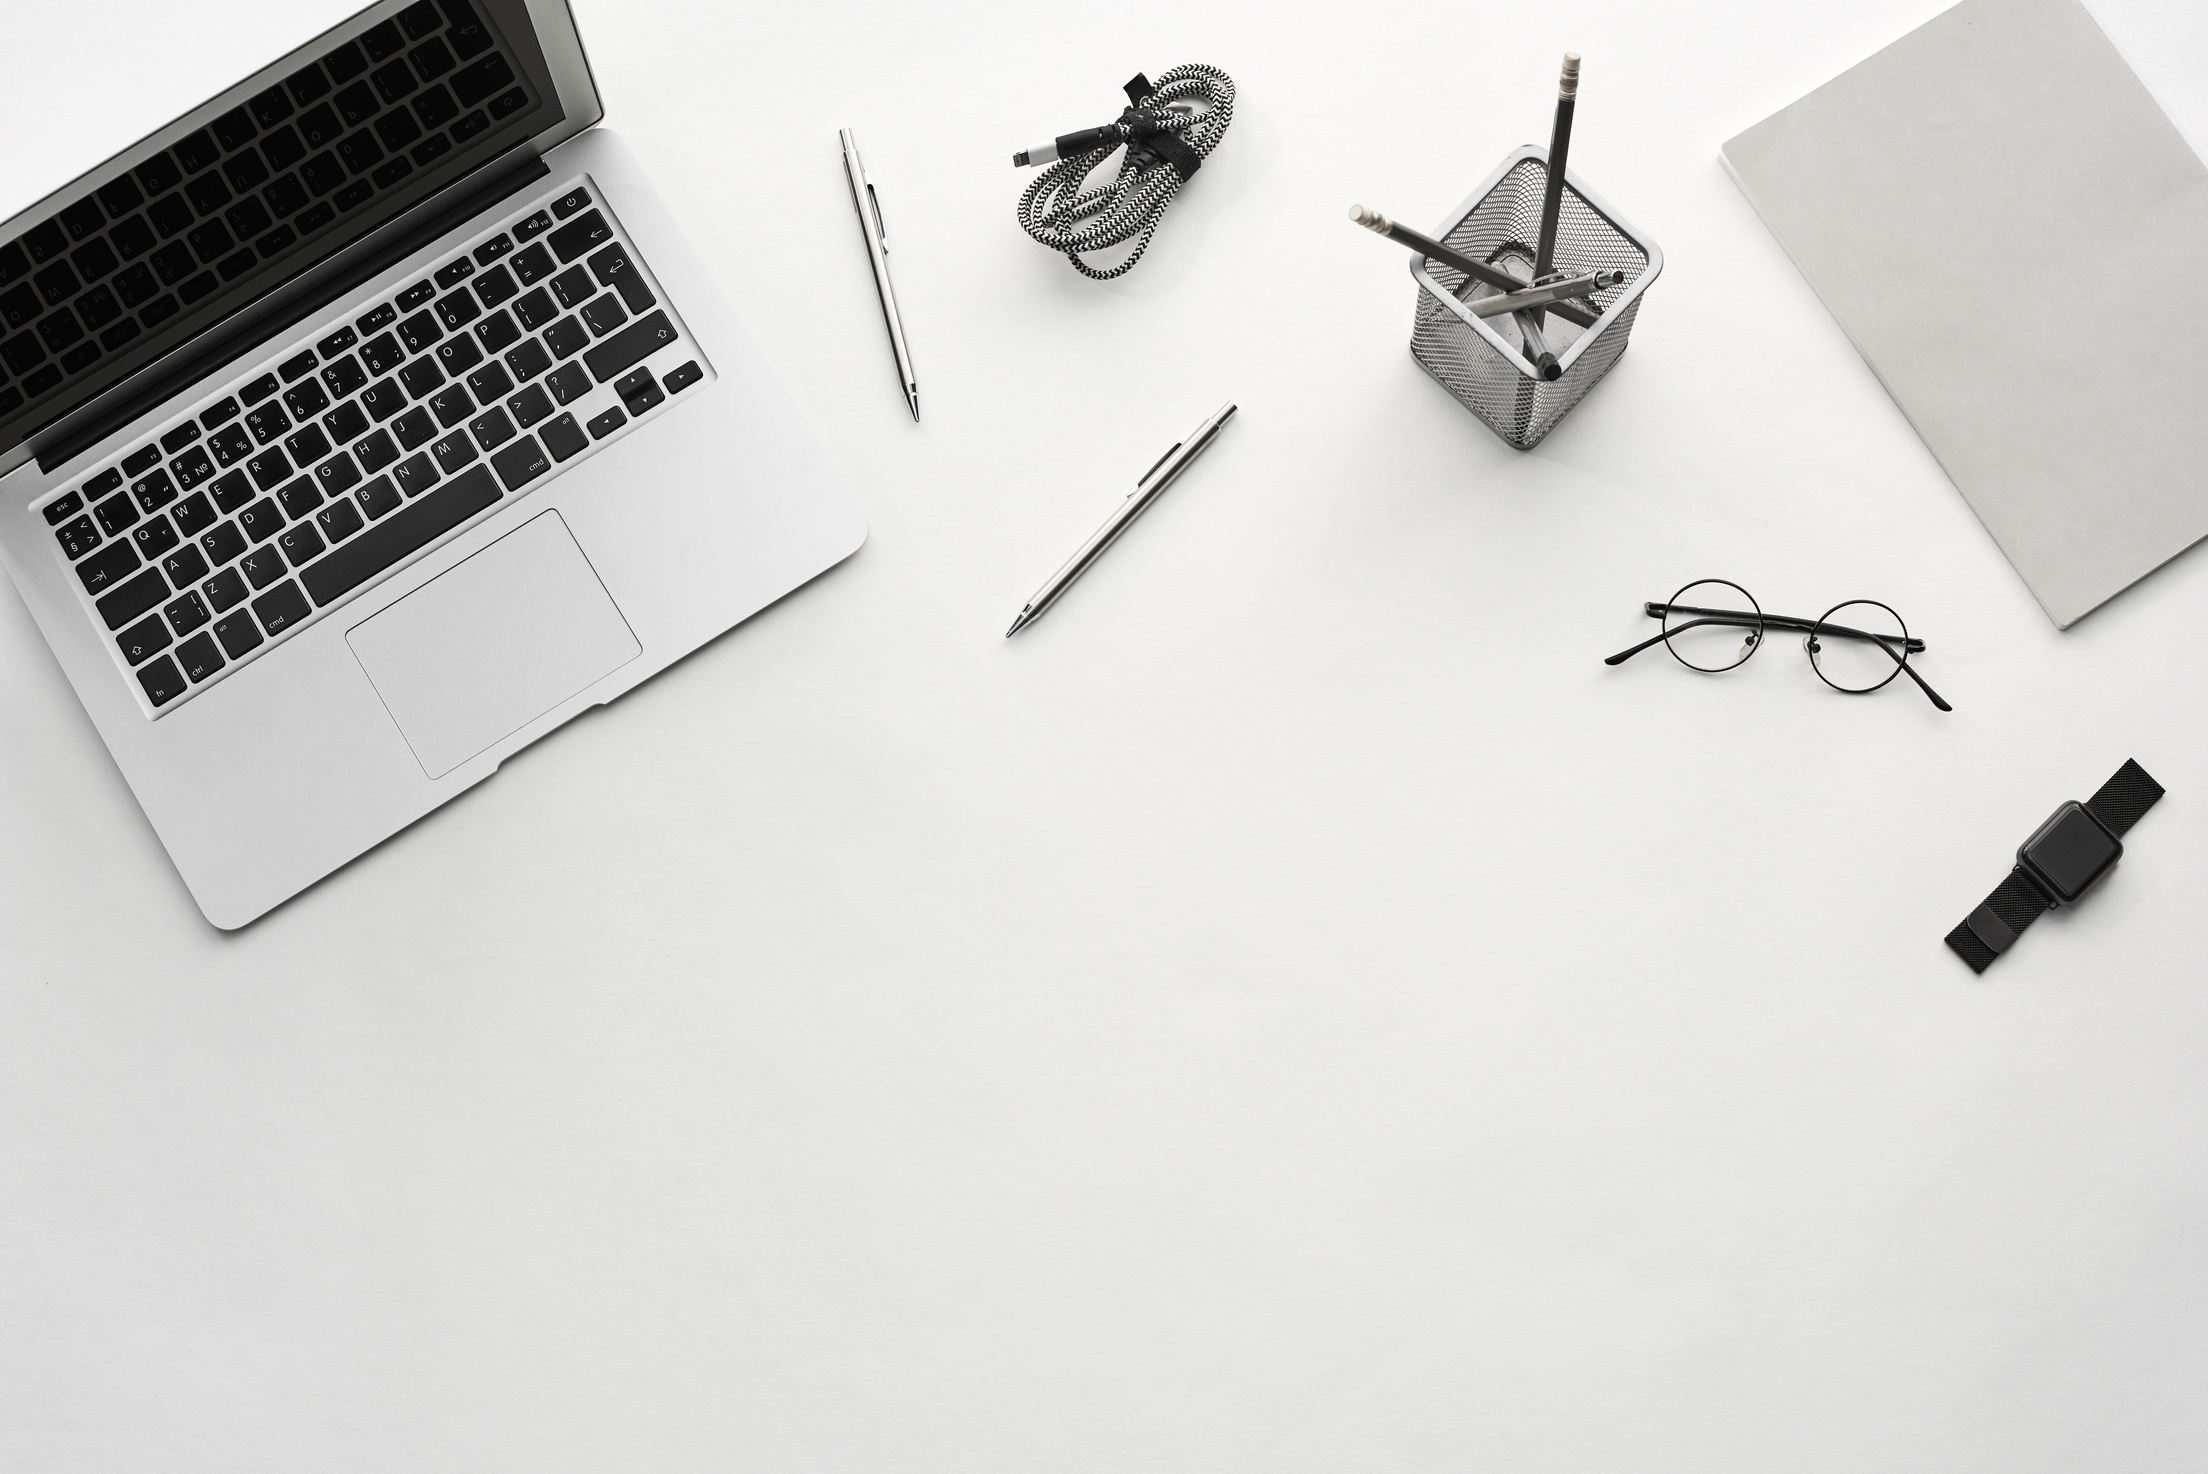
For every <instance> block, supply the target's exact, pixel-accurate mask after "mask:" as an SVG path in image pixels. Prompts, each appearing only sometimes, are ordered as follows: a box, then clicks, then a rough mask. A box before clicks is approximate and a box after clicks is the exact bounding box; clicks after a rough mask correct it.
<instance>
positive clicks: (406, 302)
mask: <svg viewBox="0 0 2208 1474" xmlns="http://www.w3.org/2000/svg"><path fill="white" fill-rule="evenodd" d="M436 295H437V288H436V287H435V286H434V285H433V284H431V283H429V282H426V281H418V282H416V283H414V285H412V286H410V287H408V288H407V289H406V290H405V291H403V292H401V293H399V295H398V298H397V301H398V304H399V311H401V312H412V311H413V310H414V309H415V308H417V307H419V306H421V305H422V304H423V303H424V302H427V301H428V300H429V299H430V298H432V297H434V296H436Z"/></svg>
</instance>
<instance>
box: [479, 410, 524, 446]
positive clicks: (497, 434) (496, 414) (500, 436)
mask: <svg viewBox="0 0 2208 1474" xmlns="http://www.w3.org/2000/svg"><path fill="white" fill-rule="evenodd" d="M468 433H469V434H470V435H473V436H474V437H475V443H476V444H477V445H480V446H482V447H483V448H484V449H485V450H494V449H496V448H497V447H499V446H501V445H504V444H505V443H506V442H507V441H509V440H511V439H513V438H514V422H513V421H512V420H509V419H507V418H506V411H504V410H502V409H498V408H495V407H494V408H491V409H488V410H486V411H484V412H483V413H482V414H480V415H477V416H476V417H475V418H474V419H472V420H470V421H468Z"/></svg>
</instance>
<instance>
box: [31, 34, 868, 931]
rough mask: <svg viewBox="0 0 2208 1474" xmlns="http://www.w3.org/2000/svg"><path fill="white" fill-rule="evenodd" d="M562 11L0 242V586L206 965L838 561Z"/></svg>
mask: <svg viewBox="0 0 2208 1474" xmlns="http://www.w3.org/2000/svg"><path fill="white" fill-rule="evenodd" d="M602 115H603V110H602V108H601V107H600V105H599V100H598V96H597V93H596V92H595V90H594V89H593V86H592V82H591V76H590V69H589V66H588V63H587V62H586V60H585V58H584V55H583V48H582V42H581V39H580V37H579V36H578V35H577V33H576V29H575V23H574V19H573V17H572V16H571V15H570V14H569V12H568V8H567V5H566V4H565V3H564V0H384V3H379V4H376V5H372V6H370V7H369V8H368V9H366V10H363V11H361V12H360V13H359V14H357V15H355V16H354V17H352V18H351V19H350V20H348V21H346V22H345V23H343V24H341V25H339V26H337V27H335V28H334V29H332V30H330V31H329V32H327V33H325V34H324V35H323V36H321V37H320V38H319V39H317V40H316V41H314V42H312V43H310V44H309V45H307V46H304V47H302V48H300V49H299V50H298V51H295V52H293V53H292V54H291V55H289V56H286V57H285V58H283V59H282V60H281V61H279V62H277V63H275V64H274V65H272V66H269V67H267V68H265V69H264V70H263V71H261V72H260V73H258V74H256V75H255V76H253V77H251V78H250V79H248V80H246V81H244V82H241V83H239V84H238V85H237V86H235V87H232V88H230V89H229V90H227V91H225V92H223V93H222V94H221V95H219V96H217V97H215V98H214V99H213V100H211V101H209V102H208V103H206V104H205V105H203V106H201V107H199V108H197V109H195V110H193V111H192V112H191V113H189V114H187V115H186V116H184V117H182V118H180V119H178V120H177V121H175V122H174V123H171V124H170V125H168V126H167V127H165V128H162V129H161V130H159V131H158V132H156V133H154V134H153V135H151V136H150V137H148V138H146V139H144V140H142V141H141V142H140V143H138V144H137V145H136V146H134V147H132V148H130V149H127V150H125V151H124V152H123V153H121V154H118V155H116V156H115V157H114V158H112V159H110V160H108V161H107V162H106V163H104V164H102V165H100V166H99V167H98V168H96V169H94V170H92V171H91V172H90V173H88V174H86V175H84V176H83V177H82V178H80V179H77V180H76V181H74V182H73V183H71V184H69V185H68V186H66V187H64V188H62V189H60V190H58V191H56V192H55V193H54V194H52V195H50V196H48V197H47V198H45V199H44V200H41V201H40V202H38V203H37V204H36V205H34V206H33V207H32V208H31V209H29V210H27V211H25V212H23V213H22V214H19V215H17V216H15V217H13V218H12V219H9V220H7V221H5V222H0V563H4V564H5V566H6V569H7V572H8V575H9V577H10V578H11V579H12V580H13V581H14V583H15V586H16V588H17V590H18V591H19V592H20V593H21V594H22V596H23V600H24V602H25V604H27V605H28V606H29V608H30V611H31V614H32V616H33V617H34V618H35V619H36V620H37V622H38V626H39V628H40V630H41V631H42V632H43V633H44V635H45V637H46V639H47V641H48V643H49V644H51V646H52V647H53V651H54V656H55V658H56V659H57V660H59V661H60V663H61V666H62V669H63V670H64V671H65V672H66V673H67V675H68V678H69V682H70V684H71V685H72V686H73V687H75V689H76V693H77V696H78V698H79V699H80V700H81V701H82V702H83V703H84V708H85V710H86V712H87V713H89V714H90V716H91V718H92V723H93V725H94V726H95V727H96V728H97V729H98V730H99V733H100V736H101V738H102V739H103V740H104V741H105V742H106V743H107V747H108V750H109V752H110V753H112V754H113V756H114V758H115V761H116V763H117V764H118V765H119V766H120V767H121V769H122V772H123V776H124V777H125V779H126V780H127V781H128V782H129V784H130V786H131V790H132V791H133V792H134V793H135V794H136V795H137V798H138V801H139V803H140V804H141V805H142V806H143V807H144V809H145V813H146V817H147V818H148V819H149V820H150V821H151V822H152V824H153V828H154V830H155V831H156V832H157V833H158V834H159V835H160V837H161V841H162V843H163V844H164V845H165V846H166V847H167V850H168V853H169V855H170V857H171V859H172V860H173V861H174V863H175V865H176V867H177V870H178V871H179V873H180V874H181V875H182V877H183V880H184V883H185V885H186V886H187V887H188V888H189V890H190V891H191V893H192V895H193V897H194V899H195V900H196V901H197V902H198V903H199V906H200V909H201V910H202V912H204V913H205V915H206V917H207V919H208V920H209V921H210V922H212V923H213V924H214V925H216V926H218V927H222V928H225V929H228V928H234V927H238V926H241V925H243V924H245V923H246V922H249V921H251V920H253V919H254V918H255V917H257V916H260V915H261V914H263V913H264V912H266V911H267V910H268V909H269V908H270V907H272V906H275V905H277V904H278V903H280V902H282V901H283V900H285V899H286V898H288V897H290V896H292V895H294V894H296V893H297V892H299V891H300V890H302V889H304V888H305V887H307V886H309V885H311V884H313V883H314V882H315V881H316V880H318V879H320V878H321V877H323V876H325V875H327V874H329V873H330V872H331V871H333V870H335V869H337V868H338V867H339V866H342V865H344V864H345V863H346V862H347V861H349V860H351V859H352V858H354V857H355V856H357V855H359V854H361V853H362V852H363V851H365V850H367V849H369V848H371V847H372V846H374V845H376V844H377V843H379V842H381V841H382V840H383V839H385V838H387V837H388V836H390V835H391V834H393V833H395V832H397V831H398V830H399V829H401V828H403V827H405V826H406V825H408V824H410V823H412V822H413V821H414V820H416V819H418V818H420V817H422V816H423V815H424V814H427V813H428V812H429V811H431V810H432V809H434V808H436V807H437V806H438V805H439V804H442V803H444V802H445V801H446V800H447V799H449V798H451V797H453V796H454V795H455V794H457V793H459V792H461V791H462V790H464V789H466V788H468V787H470V786H471V785H473V784H475V783H478V782H481V781H482V780H483V779H484V778H487V777H489V776H490V775H491V774H492V773H494V772H496V771H497V770H498V766H499V764H500V763H501V762H502V761H503V760H504V759H505V758H507V757H508V756H510V755H511V754H513V753H515V752H517V751H519V750H520V749H522V748H524V747H526V746H528V745H529V744H530V743H532V742H534V741H536V740H537V739H538V738H540V737H542V736H544V735H545V734H546V733H548V732H550V731H552V730H553V729H555V728H557V727H559V726H560V725H561V724H562V723H564V722H566V721H568V720H569V719H570V718H572V717H574V716H576V715H577V714H578V713H580V712H582V711H585V710H587V709H588V708H590V707H592V706H596V705H600V704H603V703H604V702H607V701H610V700H612V699H613V698H614V697H616V696H619V695H620V694H621V693H623V692H624V691H627V690H628V689H629V688H630V687H632V686H635V685H636V684H637V683H639V682H641V681H643V680H645V679H646V678H647V677H649V676H651V675H652V674H654V673H655V672H657V671H659V670H660V669H661V668H663V667H665V666H667V665H668V664H670V663H672V662H674V661H676V660H679V659H681V658H682V657H683V656H684V655H686V654H688V653H689V652H690V651H692V650H694V649H696V648H697V647H698V646H700V645H701V644H703V643H705V642H706V641H708V640H711V639H713V638H714V637H715V636H717V635H719V634H721V633H722V632H723V631H725V630H727V629H728V628H730V627H731V626H732V625H735V624H737V623H738V622H740V621H741V620H743V619H744V618H746V617H747V616H749V615H751V614H752V613H754V612H756V611H757V610H759V609H761V608H763V607H765V606H766V605H768V604H770V603H772V602H774V601H775V600H777V599H779V598H781V597H782V596H783V595H784V594H787V593H789V592H790V591H791V590H793V589H795V588H797V587H799V586H800V585H802V584H804V583H806V582H807V581H808V580H810V579H812V578H813V577H815V576H816V575H818V574H819V573H821V572H822V571H823V570H825V569H827V568H829V567H831V566H833V565H834V564H836V563H838V562H839V561H841V560H842V559H844V558H845V557H847V556H849V555H850V554H851V553H852V552H854V551H856V550H857V548H858V546H859V544H860V543H861V542H862V541H864V539H865V536H866V524H865V521H864V518H863V517H862V515H861V513H860V511H859V508H858V506H857V504H856V502H855V500H854V499H853V497H852V496H851V495H850V493H849V492H848V490H847V489H845V488H844V487H842V486H841V485H839V483H838V481H837V479H836V477H835V476H834V474H833V473H832V471H831V469H830V467H829V466H828V464H827V463H826V461H825V459H824V457H823V456H822V454H821V452H820V449H819V447H818V446H817V444H816V443H815V442H814V441H813V440H812V439H811V438H810V437H809V436H808V435H807V433H806V432H805V430H804V429H803V428H802V423H801V420H800V418H799V416H798V414H797V412H796V409H795V406H794V405H793V404H792V402H791V401H790V398H789V396H788V395H787V393H786V392H785V390H784V389H783V387H782V386H781V385H780V384H779V383H778V382H777V381H776V379H775V376H774V375H773V373H772V372H771V371H770V370H769V368H768V367H767V365H766V363H765V361H764V360H763V358H762V356H761V355H760V353H759V351H758V349H757V348H756V347H755V346H754V344H753V343H752V341H751V340H750V338H749V337H747V336H746V334H745V332H744V330H743V328H742V327H741V326H739V325H738V323H737V321H736V320H735V318H734V316H733V315H732V313H731V311H730V309H729V308H728V306H727V305H726V304H725V303H724V302H723V300H722V298H721V296H720V294H719V292H718V291H717V290H716V289H715V288H714V286H713V284H712V282H711V280H710V278H709V276H708V275H707V273H706V271H705V269H704V268H703V267H702V266H701V265H700V263H699V262H698V260H697V258H696V257H695V255H694V254H693V253H692V251H691V249H690V247H689V246H688V245H687V244H686V243H685V242H684V240H683V239H682V237H681V235H680V234H679V233H678V232H677V231H676V229H675V227H674V226H673V224H672V223H671V222H670V220H669V218H668V215H667V212H666V210H665V208H664V207H663V206H662V204H661V203H660V200H659V197H658V195H657V194H656V193H655V192H654V190H653V188H652V186H651V184H650V183H649V182H648V181H647V180H646V178H645V177H644V174H643V172H642V171H641V170H640V169H639V168H638V166H637V163H636V161H635V160H634V159H633V158H632V157H631V155H630V154H629V152H628V151H627V150H626V149H625V148H624V147H623V145H622V144H621V142H620V141H619V140H618V139H617V138H616V137H614V136H613V135H612V134H610V133H608V132H606V131H605V130H603V129H600V128H598V127H596V126H595V125H596V124H597V122H598V121H599V119H600V117H601V116H602Z"/></svg>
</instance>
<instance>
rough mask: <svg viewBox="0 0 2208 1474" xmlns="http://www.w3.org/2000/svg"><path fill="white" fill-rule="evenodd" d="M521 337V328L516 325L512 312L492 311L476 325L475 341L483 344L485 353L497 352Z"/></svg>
mask: <svg viewBox="0 0 2208 1474" xmlns="http://www.w3.org/2000/svg"><path fill="white" fill-rule="evenodd" d="M520 337H521V329H520V328H517V327H515V326H514V319H513V316H512V314H510V313H508V312H505V311H504V310H501V311H498V312H494V313H492V314H491V315H490V316H489V317H486V318H484V319H483V320H482V321H481V322H479V323H477V324H476V325H475V341H476V342H478V343H481V344H482V345H483V351H484V352H485V353H496V352H498V351H499V350H500V349H502V348H506V347H508V346H510V345H512V344H513V343H514V342H516V341H517V340H518V339H519V338H520Z"/></svg>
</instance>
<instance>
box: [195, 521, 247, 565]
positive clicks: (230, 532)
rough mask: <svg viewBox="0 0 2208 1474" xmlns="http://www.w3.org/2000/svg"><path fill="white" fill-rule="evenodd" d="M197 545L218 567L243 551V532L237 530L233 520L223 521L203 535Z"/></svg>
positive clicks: (211, 562)
mask: <svg viewBox="0 0 2208 1474" xmlns="http://www.w3.org/2000/svg"><path fill="white" fill-rule="evenodd" d="M199 545H200V547H201V548H202V549H204V550H205V551H206V554H207V561H208V562H209V563H210V564H212V565H213V566H215V567H217V568H220V567H221V566H222V565H223V564H225V563H228V562H231V561H233V560H234V559H236V557H237V556H238V554H240V553H242V552H244V551H245V534H244V533H242V532H240V531H238V525H237V524H236V523H235V522H225V523H223V524H222V525H221V526H220V527H217V528H215V529H213V530H212V531H210V532H208V533H206V534H205V535H203V536H202V537H201V538H200V540H199Z"/></svg>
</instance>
